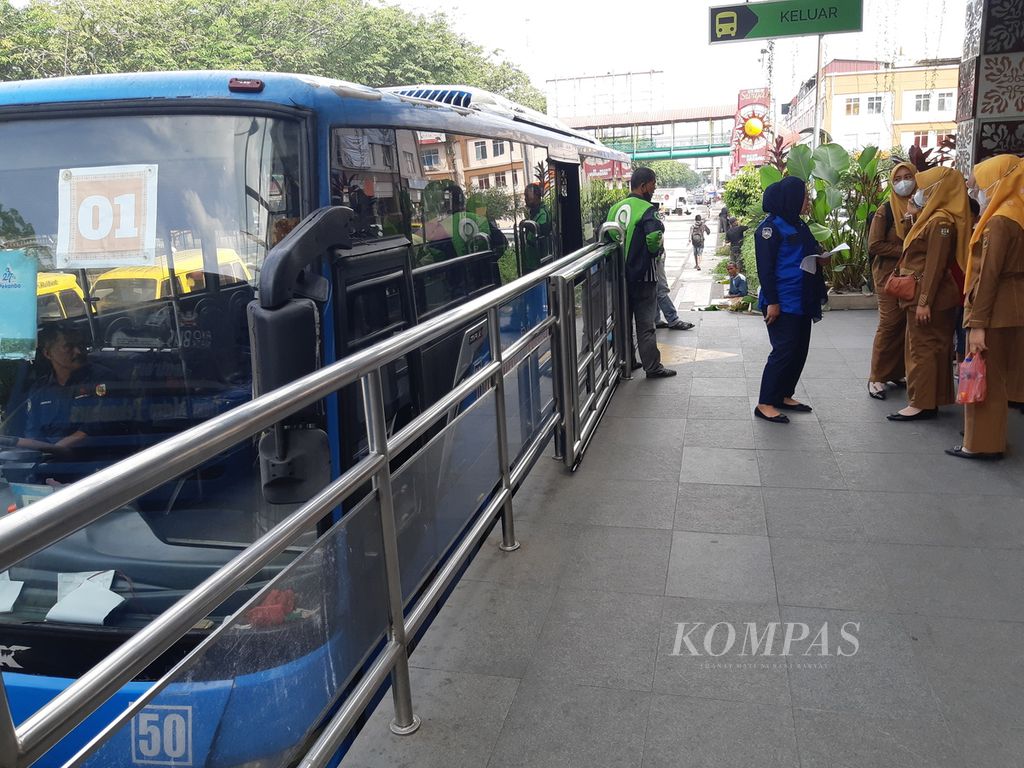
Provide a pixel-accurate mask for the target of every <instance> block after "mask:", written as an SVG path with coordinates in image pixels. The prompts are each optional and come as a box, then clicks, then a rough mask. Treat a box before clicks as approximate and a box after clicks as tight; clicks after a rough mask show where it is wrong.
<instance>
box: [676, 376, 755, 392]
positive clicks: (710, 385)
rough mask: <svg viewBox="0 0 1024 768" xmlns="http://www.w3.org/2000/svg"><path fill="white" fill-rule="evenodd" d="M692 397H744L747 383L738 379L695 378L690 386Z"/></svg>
mask: <svg viewBox="0 0 1024 768" xmlns="http://www.w3.org/2000/svg"><path fill="white" fill-rule="evenodd" d="M690 395H691V396H692V397H745V396H746V395H747V383H746V380H745V379H739V378H733V377H729V378H717V379H701V378H695V379H693V380H692V382H691V385H690Z"/></svg>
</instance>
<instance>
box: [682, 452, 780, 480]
mask: <svg viewBox="0 0 1024 768" xmlns="http://www.w3.org/2000/svg"><path fill="white" fill-rule="evenodd" d="M681 462H682V469H681V470H680V472H679V475H678V479H679V482H681V483H711V484H714V485H760V484H761V478H760V475H759V474H758V469H757V454H756V453H755V452H754V451H745V450H742V449H738V448H704V447H701V446H686V447H685V448H683V455H682V459H681Z"/></svg>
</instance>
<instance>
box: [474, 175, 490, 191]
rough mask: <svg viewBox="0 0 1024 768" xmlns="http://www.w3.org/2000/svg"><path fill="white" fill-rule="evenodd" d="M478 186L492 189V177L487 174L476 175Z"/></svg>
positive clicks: (478, 187)
mask: <svg viewBox="0 0 1024 768" xmlns="http://www.w3.org/2000/svg"><path fill="white" fill-rule="evenodd" d="M476 187H477V189H490V188H491V177H490V176H487V175H484V176H477V177H476Z"/></svg>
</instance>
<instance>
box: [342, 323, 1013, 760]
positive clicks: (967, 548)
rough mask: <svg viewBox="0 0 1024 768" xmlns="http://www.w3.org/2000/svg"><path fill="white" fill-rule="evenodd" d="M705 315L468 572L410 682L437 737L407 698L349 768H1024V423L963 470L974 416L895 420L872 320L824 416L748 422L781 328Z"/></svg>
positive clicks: (815, 383)
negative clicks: (876, 379)
mask: <svg viewBox="0 0 1024 768" xmlns="http://www.w3.org/2000/svg"><path fill="white" fill-rule="evenodd" d="M687 315H688V316H687V319H690V317H691V316H690V315H689V313H687ZM692 317H693V318H696V319H697V320H699V325H698V328H697V329H695V330H694V331H690V332H676V333H665V332H660V338H661V339H662V340H663V341H664V342H665V344H664V347H663V349H664V352H665V356H666V359H667V362H669V364H670V365H672V367H675V368H677V369H678V370H679V371H680V375H679V376H678V377H677V378H675V379H668V380H663V381H650V382H649V381H646V380H644V379H643V378H640V379H637V380H633V381H629V382H624V383H623V384H622V386H621V388H620V389H619V391H618V392H617V394H616V395H615V397H614V399H613V402H612V404H611V406H610V409H609V412H608V414H607V416H606V418H605V420H604V421H603V423H602V425H601V427H600V428H599V430H598V433H597V435H596V437H595V439H594V442H593V444H592V445H591V447H590V449H589V451H588V453H587V454H586V456H585V458H584V461H583V464H582V466H581V467H580V468H579V470H578V471H577V472H576V473H575V474H572V475H569V474H567V473H566V472H565V471H564V469H563V468H562V466H561V465H560V464H559V463H557V462H555V461H553V460H550V459H542V460H541V464H540V465H539V466H538V467H537V469H536V470H535V472H534V473H533V475H532V476H531V477H530V479H529V481H528V483H527V485H526V486H525V487H524V488H523V489H522V490H521V492H520V493H519V494H518V495H517V497H516V499H515V508H516V514H517V521H518V522H517V525H518V536H519V539H520V541H521V542H522V548H521V549H520V550H519V551H518V552H515V553H511V554H505V553H502V552H500V551H499V550H498V549H497V546H496V544H497V540H498V537H497V535H496V534H495V535H494V536H492V537H491V541H490V542H489V543H488V544H487V545H486V546H485V547H484V548H483V549H482V550H481V552H480V553H479V555H478V556H477V557H476V559H475V560H474V562H473V563H472V565H471V566H470V569H469V571H468V573H467V575H466V578H465V579H463V580H462V582H461V583H460V584H459V585H458V587H457V588H456V590H455V591H454V593H453V595H452V596H451V598H450V600H449V601H448V603H447V604H446V606H445V607H444V608H443V610H442V612H441V613H440V615H439V616H438V618H437V620H436V621H435V623H434V625H433V626H432V628H431V629H430V630H429V631H428V633H427V634H426V636H425V638H424V640H423V642H422V643H421V645H420V647H419V648H418V649H417V650H416V651H415V653H414V654H413V656H412V657H411V663H412V665H413V667H414V669H413V674H412V683H413V696H414V704H415V708H416V711H417V712H418V714H419V715H420V717H421V718H422V719H423V727H422V728H421V729H420V731H419V732H418V733H416V734H415V735H413V736H408V737H397V736H392V735H391V734H390V733H389V732H388V730H387V723H388V721H389V719H390V717H391V710H390V699H388V700H387V701H386V702H385V703H384V704H383V705H382V706H381V708H379V709H378V711H377V712H376V713H375V714H374V715H373V716H372V718H371V720H370V723H369V724H368V725H367V727H366V728H364V730H363V732H362V733H361V735H360V736H359V738H358V740H357V743H356V744H355V747H354V748H353V750H352V751H351V753H350V754H349V756H348V757H347V758H346V759H345V761H344V762H343V766H346V767H349V766H351V767H355V766H360V767H361V766H371V767H373V768H383V767H385V766H389V767H390V766H394V767H398V766H415V767H416V768H435V767H436V768H511V767H512V766H516V767H517V768H634V767H635V768H662V767H665V768H667V767H668V766H673V767H676V766H685V767H686V768H704V767H705V766H707V767H708V768H712V767H713V768H745V767H746V766H751V767H753V766H757V767H758V768H764V767H768V766H785V767H786V768H790V767H792V768H796V767H798V766H799V767H801V768H819V767H825V766H828V767H839V766H842V767H844V768H845V767H847V766H849V767H850V768H854V767H855V768H904V767H906V768H947V767H953V766H956V767H957V768H1013V767H1015V766H1016V767H1019V766H1024V650H1022V649H1024V498H1022V497H1024V471H1022V470H1024V416H1020V415H1018V414H1017V413H1016V412H1014V413H1013V414H1011V440H1012V444H1013V446H1014V448H1015V449H1016V450H1015V451H1014V453H1013V454H1012V455H1011V456H1010V457H1009V458H1007V460H1005V461H1004V462H1002V463H999V464H991V465H989V464H982V463H972V462H967V461H963V460H959V459H955V458H952V457H947V456H945V455H944V454H943V453H942V449H943V448H945V447H947V446H951V445H953V444H955V443H956V442H958V437H959V436H958V430H959V429H960V428H961V425H960V421H959V412H958V409H956V408H953V407H950V408H947V409H944V410H945V412H944V413H942V415H941V417H940V418H939V419H938V420H937V421H933V422H920V423H911V424H893V423H889V422H887V421H886V420H885V415H886V414H887V413H890V412H892V411H894V410H896V409H898V408H900V407H902V404H903V399H902V393H900V392H893V393H892V394H891V395H890V398H889V400H888V401H886V402H878V401H875V400H871V399H869V398H868V396H867V394H866V390H865V386H866V385H865V376H866V369H867V362H868V356H869V344H870V341H871V337H872V332H873V329H874V322H875V314H874V313H873V312H833V313H827V314H826V316H825V319H824V320H823V321H822V322H821V323H819V324H818V325H816V326H815V328H814V332H813V341H812V351H811V355H810V359H809V361H808V365H807V369H806V371H805V373H804V377H803V381H802V384H801V388H800V391H799V392H798V397H803V398H805V399H806V401H807V402H809V403H811V404H812V405H813V406H814V413H813V414H807V415H795V416H794V417H793V422H792V423H791V424H789V425H786V426H780V425H774V424H768V423H764V422H755V421H754V420H753V418H752V407H753V404H754V402H756V392H757V389H758V384H759V377H760V373H761V367H762V365H763V362H764V359H765V356H766V354H767V351H768V345H767V336H766V333H765V330H764V327H763V323H762V322H761V321H760V319H759V318H757V317H751V316H736V315H733V314H731V313H700V314H697V313H694V314H693V315H692ZM698 624H699V626H697V627H696V628H694V627H695V625H698ZM680 625H682V628H681V627H680ZM751 626H753V635H751V634H750V633H751V630H750V627H751ZM770 627H774V630H773V636H772V638H771V642H768V638H767V632H768V630H769V628H770ZM730 628H731V631H732V632H734V633H735V637H734V642H732V643H730V642H729V640H730ZM787 637H788V639H789V641H790V642H789V643H786V639H787Z"/></svg>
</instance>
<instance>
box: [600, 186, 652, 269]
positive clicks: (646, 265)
mask: <svg viewBox="0 0 1024 768" xmlns="http://www.w3.org/2000/svg"><path fill="white" fill-rule="evenodd" d="M608 221H612V222H617V223H618V224H619V225H621V226H622V228H623V230H625V232H626V241H625V242H624V243H623V244H622V250H623V252H624V253H625V254H626V280H627V281H629V282H631V283H655V282H657V281H658V276H657V273H656V271H655V265H654V260H655V259H656V258H658V255H659V254H660V253H661V252H662V250H663V249H664V247H665V225H664V224H662V223H661V220H660V219H658V217H657V216H656V215H655V210H654V206H653V205H651V204H650V203H649V202H647V201H646V200H644V199H643V198H642V197H639V196H637V195H630V196H629V197H627V198H625V199H624V200H623V201H622V202H620V203H619V204H618V205H615V206H613V207H612V209H611V210H610V211H609V212H608ZM612 236H613V237H614V236H616V234H615V233H613V235H612Z"/></svg>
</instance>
